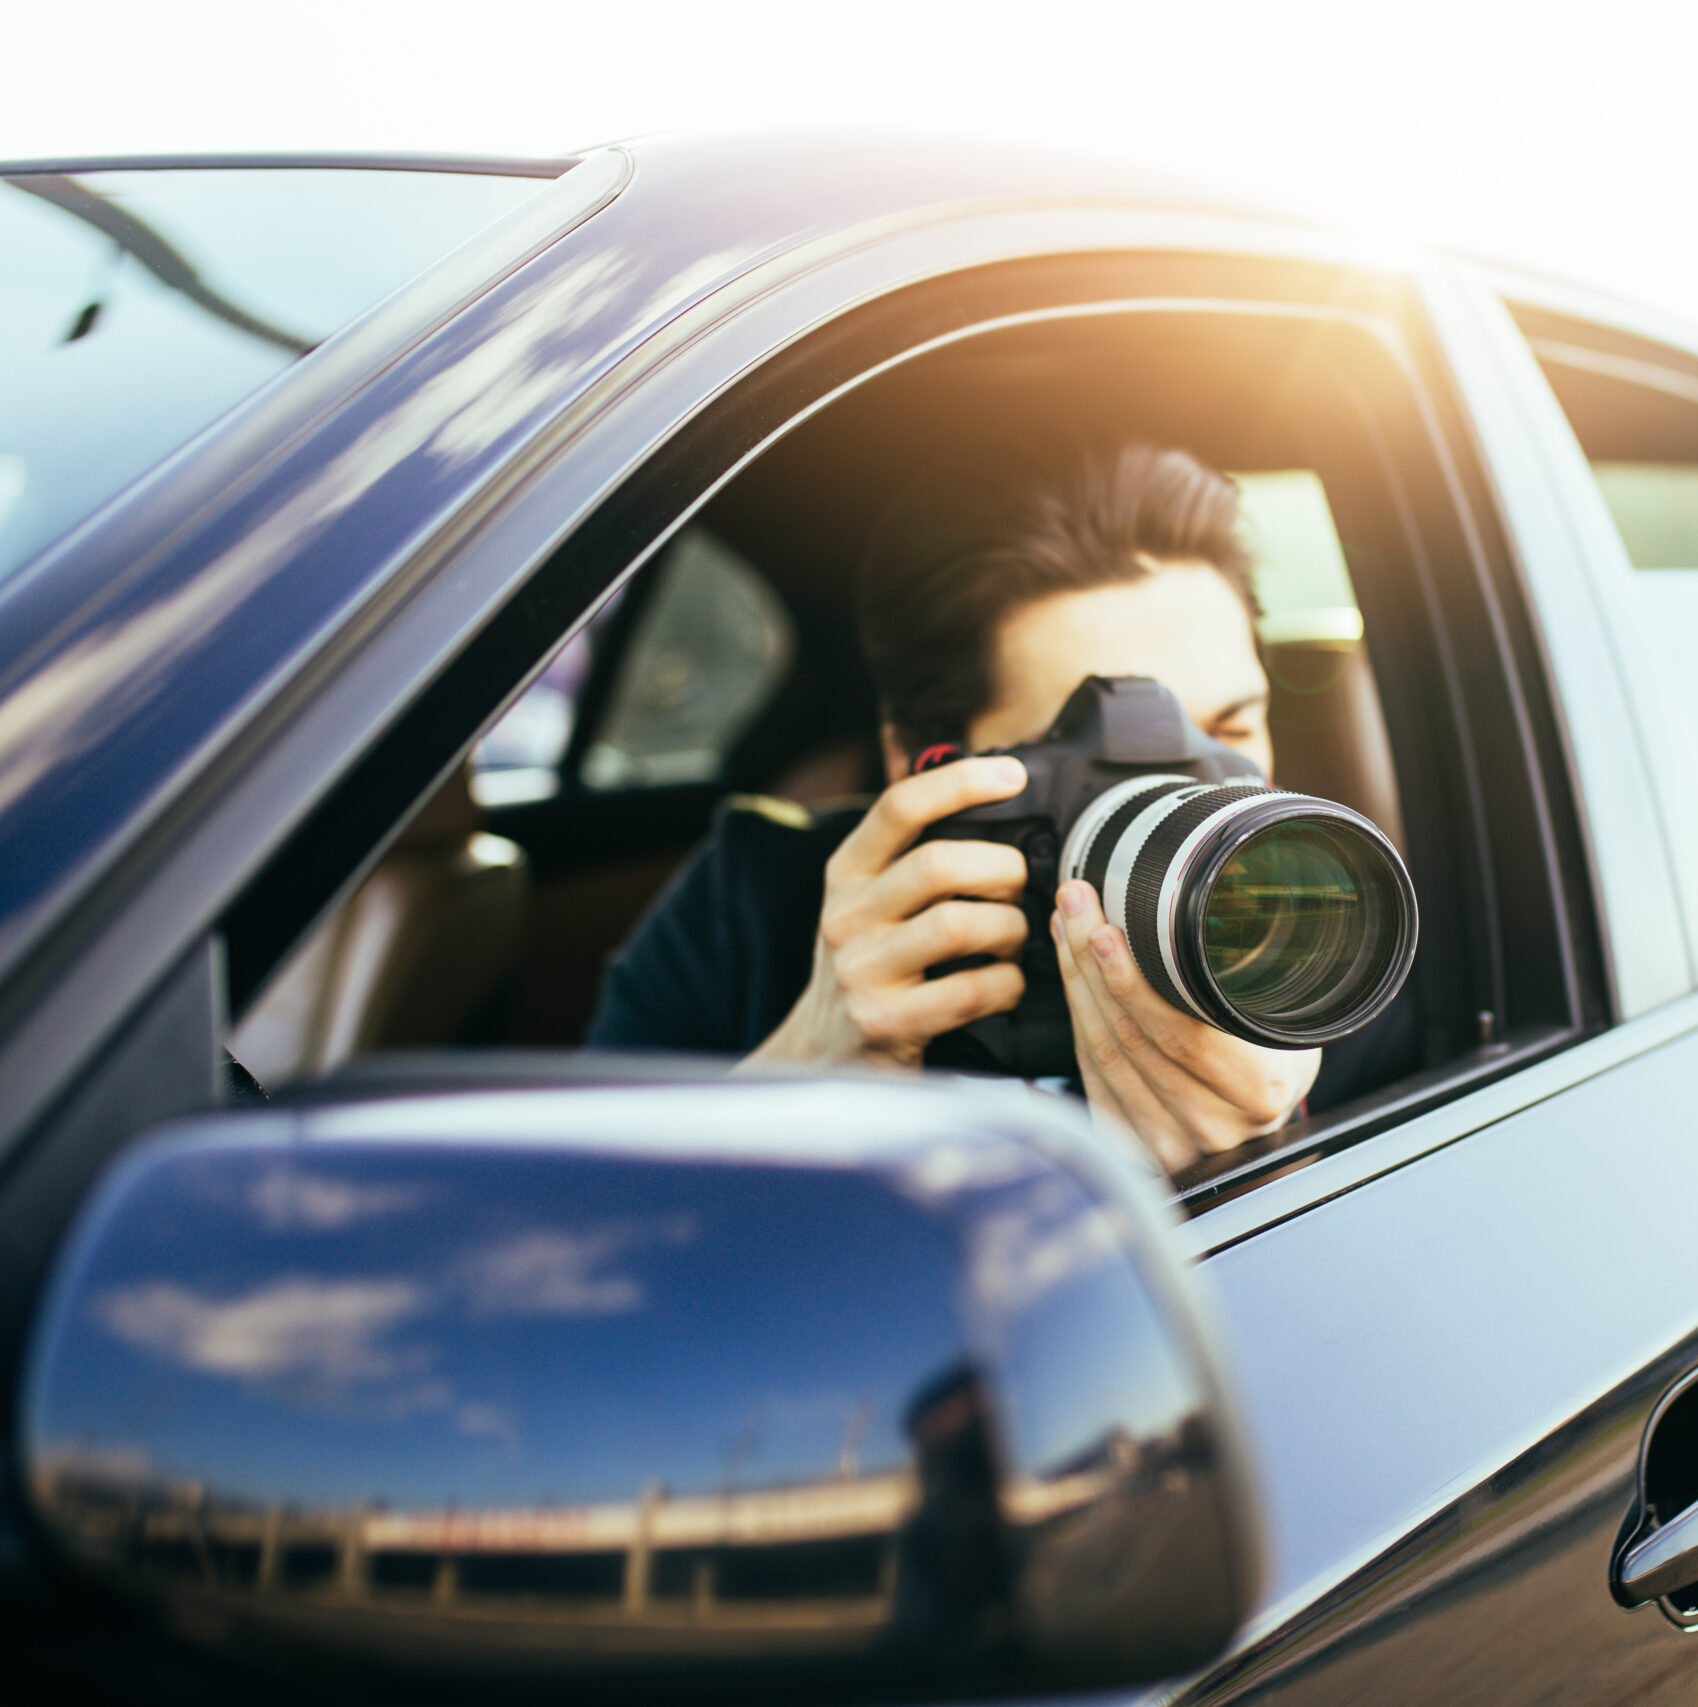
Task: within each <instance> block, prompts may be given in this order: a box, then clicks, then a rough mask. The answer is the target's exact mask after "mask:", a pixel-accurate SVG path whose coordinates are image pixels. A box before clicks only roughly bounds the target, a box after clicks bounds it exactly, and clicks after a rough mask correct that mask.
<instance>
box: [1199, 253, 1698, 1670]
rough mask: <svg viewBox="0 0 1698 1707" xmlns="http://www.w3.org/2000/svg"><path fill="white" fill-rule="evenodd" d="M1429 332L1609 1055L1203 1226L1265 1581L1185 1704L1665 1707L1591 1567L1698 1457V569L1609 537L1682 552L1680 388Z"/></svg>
mask: <svg viewBox="0 0 1698 1707" xmlns="http://www.w3.org/2000/svg"><path fill="white" fill-rule="evenodd" d="M1427 300H1428V303H1429V306H1430V309H1431V312H1432V313H1433V315H1434V318H1435V322H1436V323H1437V325H1438V327H1439V329H1440V331H1441V334H1442V335H1443V336H1444V337H1445V339H1446V343H1447V347H1448V349H1449V352H1450V358H1451V362H1452V365H1453V371H1454V372H1455V375H1456V381H1457V385H1458V388H1459V391H1460V393H1461V395H1462V396H1463V397H1464V398H1465V399H1466V402H1467V406H1468V408H1469V411H1470V415H1471V418H1472V424H1473V431H1474V433H1475V435H1477V438H1478V441H1479V442H1480V443H1481V445H1482V446H1483V448H1484V450H1485V453H1486V458H1487V466H1488V469H1489V471H1490V475H1491V479H1492V483H1493V486H1494V488H1495V497H1496V503H1497V507H1498V510H1499V513H1500V514H1501V515H1502V516H1503V517H1504V519H1505V520H1506V522H1507V524H1508V527H1509V530H1510V532H1511V536H1512V537H1513V540H1514V544H1515V551H1516V557H1517V579H1518V581H1519V583H1520V585H1521V586H1522V587H1523V588H1525V589H1526V591H1527V596H1528V599H1529V602H1530V605H1531V608H1532V610H1533V613H1534V620H1535V621H1536V622H1537V623H1538V625H1539V628H1540V632H1541V634H1542V637H1543V650H1544V656H1545V658H1546V660H1547V667H1548V669H1549V670H1550V673H1551V677H1552V679H1553V681H1554V683H1555V684H1556V686H1557V688H1558V690H1559V693H1560V696H1561V699H1560V705H1561V715H1562V717H1563V721H1564V727H1565V744H1566V746H1567V749H1568V752H1569V754H1570V755H1571V760H1570V762H1571V763H1572V764H1573V766H1574V770H1575V773H1576V774H1577V777H1578V778H1579V780H1580V782H1581V785H1582V805H1583V810H1584V813H1585V818H1586V822H1587V826H1588V831H1587V833H1588V839H1589V846H1590V861H1589V863H1590V864H1591V867H1592V871H1593V873H1594V877H1595V881H1596V882H1597V884H1598V888H1599V892H1600V894H1601V896H1602V897H1603V899H1604V903H1605V905H1604V909H1603V924H1604V931H1605V937H1606V948H1607V952H1608V953H1609V955H1610V957H1611V961H1612V966H1613V972H1614V981H1615V995H1614V1001H1615V1003H1616V1012H1617V1014H1618V1015H1619V1016H1620V1018H1621V1023H1619V1024H1618V1025H1616V1027H1615V1028H1614V1029H1613V1030H1608V1031H1605V1032H1603V1033H1602V1034H1600V1035H1597V1036H1594V1037H1592V1038H1590V1039H1589V1040H1587V1041H1584V1042H1581V1043H1579V1044H1577V1045H1576V1046H1575V1047H1573V1048H1571V1049H1569V1050H1568V1051H1567V1052H1566V1053H1563V1054H1561V1055H1559V1056H1556V1057H1554V1058H1552V1059H1550V1060H1548V1061H1546V1062H1543V1063H1540V1064H1538V1065H1536V1066H1533V1067H1530V1068H1527V1069H1524V1070H1523V1071H1521V1072H1520V1073H1518V1074H1516V1075H1514V1076H1513V1077H1511V1078H1509V1079H1506V1080H1505V1081H1503V1082H1502V1083H1501V1084H1499V1085H1497V1086H1494V1087H1492V1088H1491V1089H1489V1090H1485V1091H1481V1092H1478V1093H1475V1094H1474V1095H1473V1096H1470V1097H1465V1098H1462V1099H1460V1100H1459V1101H1457V1102H1455V1103H1453V1104H1451V1105H1450V1106H1449V1107H1448V1108H1447V1109H1445V1110H1443V1111H1442V1113H1441V1114H1434V1115H1428V1116H1425V1117H1422V1118H1421V1119H1418V1120H1416V1121H1413V1122H1410V1123H1408V1124H1406V1125H1405V1126H1404V1127H1402V1128H1401V1129H1399V1130H1397V1131H1396V1132H1394V1133H1389V1134H1386V1135H1385V1136H1383V1137H1381V1138H1376V1139H1372V1140H1370V1141H1369V1142H1367V1143H1365V1144H1363V1145H1360V1146H1358V1147H1357V1148H1356V1149H1355V1150H1353V1151H1350V1152H1346V1153H1344V1154H1342V1155H1339V1156H1335V1157H1333V1158H1330V1159H1328V1160H1326V1161H1323V1162H1321V1163H1319V1164H1317V1165H1316V1166H1315V1167H1313V1168H1311V1169H1309V1170H1307V1171H1306V1173H1300V1174H1295V1175H1292V1176H1290V1177H1288V1178H1287V1179H1285V1180H1282V1181H1277V1182H1273V1183H1271V1184H1269V1185H1265V1186H1263V1187H1261V1188H1260V1189H1259V1190H1258V1191H1257V1192H1256V1193H1255V1194H1254V1195H1252V1196H1250V1197H1247V1198H1244V1199H1241V1200H1239V1202H1238V1203H1237V1204H1236V1205H1228V1206H1227V1211H1228V1212H1227V1213H1224V1214H1223V1212H1222V1211H1219V1210H1213V1211H1210V1212H1208V1213H1206V1214H1203V1215H1200V1216H1199V1217H1197V1219H1196V1220H1194V1221H1193V1223H1192V1224H1191V1228H1190V1231H1191V1233H1192V1236H1193V1237H1194V1239H1195V1240H1196V1244H1197V1249H1198V1253H1199V1255H1200V1256H1202V1257H1203V1259H1204V1267H1205V1271H1206V1272H1207V1273H1208V1274H1209V1276H1210V1277H1211V1278H1212V1279H1213V1281H1214V1283H1215V1288H1216V1291H1217V1295H1218V1296H1219V1298H1220V1300H1221V1305H1222V1309H1223V1312H1224V1315H1225V1318H1226V1321H1227V1323H1228V1337H1229V1339H1230V1341H1231V1342H1232V1344H1233V1347H1234V1353H1233V1355H1234V1356H1235V1358H1236V1362H1237V1368H1238V1371H1239V1375H1240V1379H1241V1380H1242V1381H1243V1383H1244V1391H1245V1394H1246V1397H1247V1402H1248V1404H1249V1407H1250V1409H1251V1412H1252V1414H1253V1416H1254V1418H1255V1421H1256V1437H1257V1440H1258V1443H1259V1448H1260V1451H1261V1454H1262V1463H1263V1467H1264V1472H1265V1474H1266V1476H1267V1484H1266V1485H1267V1486H1268V1488H1269V1490H1270V1495H1271V1498H1272V1502H1273V1506H1274V1526H1275V1531H1276V1538H1277V1539H1276V1553H1277V1560H1278V1563H1277V1565H1276V1570H1275V1575H1276V1584H1275V1587H1274V1588H1273V1591H1272V1593H1271V1595H1270V1603H1269V1605H1268V1607H1267V1609H1266V1610H1265V1612H1264V1613H1263V1614H1262V1617H1261V1619H1260V1620H1259V1621H1258V1624H1257V1627H1256V1629H1255V1630H1254V1631H1253V1632H1252V1634H1251V1637H1250V1641H1249V1643H1248V1645H1247V1647H1246V1649H1245V1651H1244V1652H1243V1653H1242V1654H1241V1655H1240V1656H1239V1657H1238V1658H1237V1659H1236V1660H1234V1661H1232V1662H1231V1663H1230V1664H1229V1665H1227V1666H1226V1667H1225V1668H1224V1669H1223V1670H1222V1671H1221V1672H1220V1673H1219V1674H1217V1675H1215V1676H1213V1677H1211V1678H1209V1679H1207V1680H1205V1681H1204V1682H1202V1683H1200V1684H1198V1685H1197V1686H1196V1687H1195V1688H1194V1689H1193V1690H1192V1691H1190V1692H1188V1693H1187V1694H1186V1698H1187V1699H1197V1700H1202V1699H1207V1700H1217V1699H1219V1700H1226V1699H1232V1700H1238V1699H1255V1700H1280V1701H1292V1702H1311V1701H1313V1702H1332V1701H1347V1700H1366V1699H1372V1700H1375V1701H1379V1702H1428V1701H1432V1702H1438V1701H1447V1702H1462V1701H1480V1702H1486V1701H1492V1702H1507V1701H1535V1700H1537V1701H1559V1700H1560V1701H1575V1702H1591V1703H1601V1702H1618V1701H1619V1702H1626V1701H1633V1702H1635V1703H1638V1702H1650V1701H1670V1702H1672V1701H1677V1700H1686V1699H1689V1698H1690V1695H1691V1692H1692V1690H1693V1688H1694V1686H1695V1683H1698V1670H1695V1667H1698V1655H1694V1654H1693V1652H1692V1650H1691V1648H1690V1646H1689V1644H1687V1643H1686V1642H1685V1640H1684V1637H1685V1635H1686V1633H1687V1631H1688V1630H1690V1628H1692V1627H1693V1625H1694V1623H1695V1622H1698V1620H1695V1618H1694V1615H1693V1613H1692V1611H1691V1610H1690V1609H1691V1607H1692V1604H1693V1602H1692V1598H1691V1596H1690V1595H1688V1594H1685V1593H1683V1592H1678V1591H1677V1592H1675V1593H1674V1594H1672V1595H1669V1596H1664V1597H1663V1598H1661V1599H1660V1600H1657V1601H1656V1602H1655V1603H1654V1604H1652V1603H1650V1602H1649V1601H1647V1603H1645V1604H1640V1605H1638V1606H1636V1607H1634V1608H1633V1609H1632V1610H1629V1609H1628V1608H1627V1607H1625V1606H1624V1605H1623V1604H1621V1603H1620V1599H1619V1598H1618V1596H1617V1595H1615V1594H1613V1593H1612V1570H1614V1569H1616V1568H1617V1566H1618V1564H1619V1561H1620V1559H1621V1556H1622V1550H1623V1547H1624V1544H1625V1543H1627V1542H1629V1541H1631V1540H1632V1539H1634V1538H1635V1534H1636V1532H1637V1533H1638V1534H1639V1535H1641V1536H1642V1535H1643V1533H1644V1529H1645V1528H1647V1527H1648V1525H1647V1523H1646V1518H1647V1511H1649V1513H1650V1514H1651V1515H1652V1516H1654V1517H1655V1518H1656V1520H1657V1521H1660V1522H1666V1521H1667V1520H1668V1519H1669V1518H1671V1517H1673V1516H1675V1515H1677V1513H1678V1512H1679V1511H1680V1510H1682V1509H1684V1508H1685V1507H1686V1505H1687V1504H1688V1503H1689V1502H1690V1499H1691V1487H1690V1477H1691V1474H1692V1470H1693V1459H1694V1454H1693V1437H1692V1433H1691V1427H1692V1416H1691V1397H1690V1395H1691V1391H1692V1390H1691V1389H1690V1388H1683V1383H1685V1382H1687V1381H1688V1380H1689V1378H1690V1377H1691V1375H1692V1373H1693V1371H1694V1369H1698V1271H1695V1269H1694V1266H1693V1263H1692V1260H1691V1254H1690V1253H1691V1249H1692V1245H1691V1232H1690V1224H1689V1215H1688V1208H1687V1206H1688V1204H1689V1203H1690V1201H1691V1196H1690V1194H1691V1192H1692V1190H1693V1188H1694V1186H1695V1185H1698V1177H1695V1163H1694V1156H1695V1151H1694V1146H1693V1143H1692V1133H1693V1117H1692V1114H1691V1109H1690V1090H1689V1086H1690V1084H1691V1082H1692V1076H1693V1074H1694V1071H1695V1070H1698V1032H1695V1029H1694V1028H1695V1026H1698V1004H1695V1002H1694V1000H1693V998H1692V997H1691V996H1690V995H1689V994H1687V993H1686V992H1687V990H1688V989H1689V987H1690V974H1689V971H1688V939H1687V920H1688V917H1689V915H1688V914H1687V913H1686V912H1685V911H1684V909H1683V901H1684V898H1685V896H1686V895H1687V894H1688V893H1689V892H1690V891H1689V884H1690V878H1691V872H1690V866H1691V855H1690V848H1691V846H1692V844H1691V842H1690V841H1687V840H1682V839H1680V835H1679V831H1678V829H1677V826H1679V825H1680V824H1681V823H1682V821H1683V819H1682V814H1683V812H1684V807H1685V802H1684V800H1680V799H1674V798H1671V796H1670V794H1669V793H1668V792H1666V789H1667V787H1668V784H1667V783H1666V782H1665V781H1664V779H1665V778H1669V777H1670V776H1671V775H1673V776H1679V775H1681V774H1682V772H1681V771H1679V770H1675V769H1674V768H1673V767H1675V765H1676V764H1677V762H1679V761H1684V764H1685V765H1689V763H1690V759H1689V756H1688V755H1687V754H1686V753H1685V752H1684V751H1681V750H1680V749H1681V748H1682V747H1683V745H1684V743H1683V741H1682V739H1681V734H1682V731H1681V728H1680V724H1679V723H1678V721H1677V720H1676V719H1675V718H1673V717H1672V716H1671V715H1670V705H1671V701H1670V699H1669V698H1667V697H1665V688H1664V678H1665V672H1664V671H1663V670H1662V668H1661V667H1660V666H1661V662H1662V660H1661V659H1660V658H1658V657H1656V656H1654V655H1653V652H1654V649H1655V648H1657V647H1658V646H1660V645H1664V644H1667V643H1668V641H1669V639H1671V638H1672V640H1673V642H1674V644H1675V645H1676V646H1677V647H1679V648H1680V651H1679V652H1678V653H1677V654H1676V659H1675V661H1679V659H1680V658H1683V657H1684V656H1685V647H1684V644H1683V636H1684V635H1685V634H1689V633H1690V632H1691V631H1690V630H1689V629H1687V630H1680V629H1676V630H1675V631H1674V633H1673V635H1672V636H1670V634H1669V629H1670V626H1671V623H1672V622H1673V620H1674V618H1675V617H1676V615H1677V614H1678V613H1677V612H1676V611H1675V610H1674V609H1672V608H1671V607H1672V606H1673V604H1674V603H1675V601H1677V600H1678V599H1679V598H1680V597H1681V595H1682V591H1683V589H1682V588H1681V587H1680V586H1679V584H1678V583H1679V580H1680V577H1681V575H1682V573H1683V565H1684V559H1683V558H1680V557H1678V555H1677V556H1676V557H1674V558H1671V557H1669V556H1668V554H1667V550H1666V549H1664V550H1662V551H1661V552H1659V551H1658V550H1657V549H1656V548H1652V550H1651V552H1650V554H1649V562H1648V564H1647V565H1646V566H1644V567H1639V568H1634V567H1631V566H1630V565H1631V563H1632V562H1633V559H1632V558H1631V557H1630V555H1629V551H1630V547H1628V548H1624V542H1623V538H1622V537H1620V536H1621V535H1624V536H1625V538H1626V539H1627V540H1628V541H1634V540H1635V539H1636V538H1638V539H1643V537H1644V534H1643V528H1644V525H1645V516H1646V511H1647V509H1649V510H1650V511H1651V515H1652V521H1653V523H1655V522H1656V521H1658V520H1660V521H1661V523H1662V530H1663V531H1662V535H1661V536H1660V537H1661V538H1662V539H1663V540H1664V541H1665V544H1666V540H1667V538H1668V536H1669V535H1670V533H1671V532H1672V533H1674V534H1675V535H1677V536H1678V533H1679V529H1680V527H1682V526H1684V527H1685V528H1686V529H1687V530H1688V536H1689V535H1690V529H1691V519H1690V518H1691V515H1692V513H1693V511H1692V509H1691V506H1690V499H1689V497H1688V496H1687V494H1688V492H1689V484H1688V483H1689V482H1690V478H1691V477H1690V474H1689V473H1688V472H1687V471H1688V470H1690V468H1691V467H1692V466H1693V464H1694V455H1695V453H1694V448H1693V447H1694V446H1695V445H1698V433H1695V432H1694V426H1695V424H1698V409H1695V408H1694V406H1693V403H1692V401H1691V399H1692V394H1693V382H1692V378H1691V373H1692V363H1691V357H1690V355H1688V354H1686V353H1685V352H1683V351H1679V350H1678V349H1677V348H1674V347H1668V348H1665V349H1664V350H1663V351H1661V352H1660V353H1659V352H1656V351H1654V350H1651V349H1649V348H1647V347H1646V346H1645V345H1644V344H1643V343H1640V344H1638V345H1636V346H1635V347H1634V348H1632V349H1630V350H1627V351H1625V352H1624V350H1623V349H1622V341H1623V339H1624V338H1625V337H1626V334H1625V333H1624V332H1623V331H1622V330H1621V329H1620V328H1615V329H1610V328H1606V327H1605V326H1603V325H1600V324H1598V323H1596V322H1578V321H1573V320H1570V321H1568V322H1567V323H1566V324H1563V323H1558V322H1556V321H1555V320H1554V317H1553V316H1551V315H1550V313H1549V311H1548V309H1545V308H1544V307H1543V306H1541V307H1539V308H1534V307H1531V306H1528V305H1526V304H1524V303H1523V304H1517V306H1516V313H1515V316H1514V318H1513V319H1512V317H1511V314H1510V312H1509V311H1508V310H1507V309H1506V308H1505V306H1504V304H1503V302H1502V301H1501V300H1500V299H1498V298H1497V297H1496V296H1495V295H1493V294H1492V293H1491V292H1489V291H1487V290H1482V289H1477V288H1476V287H1475V286H1474V285H1473V284H1472V283H1471V282H1468V281H1460V280H1458V279H1457V278H1456V277H1454V276H1442V277H1440V276H1435V277H1434V278H1432V279H1431V280H1429V282H1428V288H1427ZM1517 321H1519V322H1520V324H1519V326H1518V325H1517ZM1541 367H1542V368H1543V370H1544V371H1543V373H1541ZM1600 387H1607V388H1609V395H1608V396H1607V397H1606V396H1603V395H1601V394H1600V391H1599V388H1600ZM1553 388H1554V390H1553ZM1559 399H1561V400H1562V402H1563V404H1564V405H1565V406H1566V409H1567V418H1565V415H1564V411H1563V408H1561V407H1559V406H1558V400H1559ZM1677 405H1679V407H1677ZM1571 422H1572V426H1571V425H1570V423H1571ZM1589 440H1590V441H1591V442H1588V441H1589ZM1589 465H1590V467H1589ZM1623 465H1627V468H1626V471H1625V478H1624V470H1623ZM1636 475H1637V484H1635V476H1636ZM1612 479H1614V480H1615V481H1616V482H1617V487H1616V490H1615V491H1614V493H1613V494H1612V492H1611V487H1610V482H1611V480H1612ZM1623 485H1625V488H1626V489H1625V492H1623V490H1622V486H1623ZM1612 495H1613V496H1614V497H1615V500H1616V502H1615V508H1616V509H1617V510H1618V511H1619V512H1620V518H1621V519H1620V523H1619V526H1618V527H1612V526H1611V514H1610V507H1609V506H1607V505H1606V502H1605V499H1606V498H1607V497H1609V496H1612ZM1682 503H1685V505H1686V508H1685V509H1684V510H1683V509H1681V508H1680V506H1681V504H1682ZM1636 522H1637V523H1638V524H1639V526H1640V528H1641V533H1640V534H1639V535H1638V536H1636V535H1635V534H1634V532H1633V528H1634V526H1635V523H1636ZM1653 537H1657V536H1656V535H1655V529H1654V527H1653ZM1639 561H1640V562H1641V563H1645V562H1646V560H1645V559H1644V558H1641V559H1640V560H1639ZM1664 575H1667V576H1668V577H1669V579H1668V581H1666V582H1664V581H1662V580H1661V577H1663V576H1664ZM1659 628H1660V629H1661V630H1662V631H1663V634H1662V636H1661V637H1659V638H1648V636H1651V635H1654V634H1655V632H1656V630H1658V629H1659ZM1671 747H1672V748H1674V749H1675V750H1674V751H1671V750H1670V748H1671ZM1685 774H1689V772H1686V773H1685ZM1595 778H1596V779H1597V780H1596V784H1595V783H1594V779H1595ZM1659 785H1661V788H1662V789H1663V790H1665V792H1660V791H1659ZM1676 786H1677V787H1678V784H1677V785H1676ZM1629 842H1631V843H1632V844H1633V845H1632V846H1631V847H1629V846H1628V845H1627V844H1628V843H1629ZM1676 850H1678V857H1671V855H1674V854H1675V853H1676ZM1618 897H1619V899H1618ZM1376 1153H1378V1154H1379V1155H1380V1156H1382V1157H1383V1161H1380V1160H1376ZM1621 1598H1641V1599H1643V1598H1645V1597H1621Z"/></svg>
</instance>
